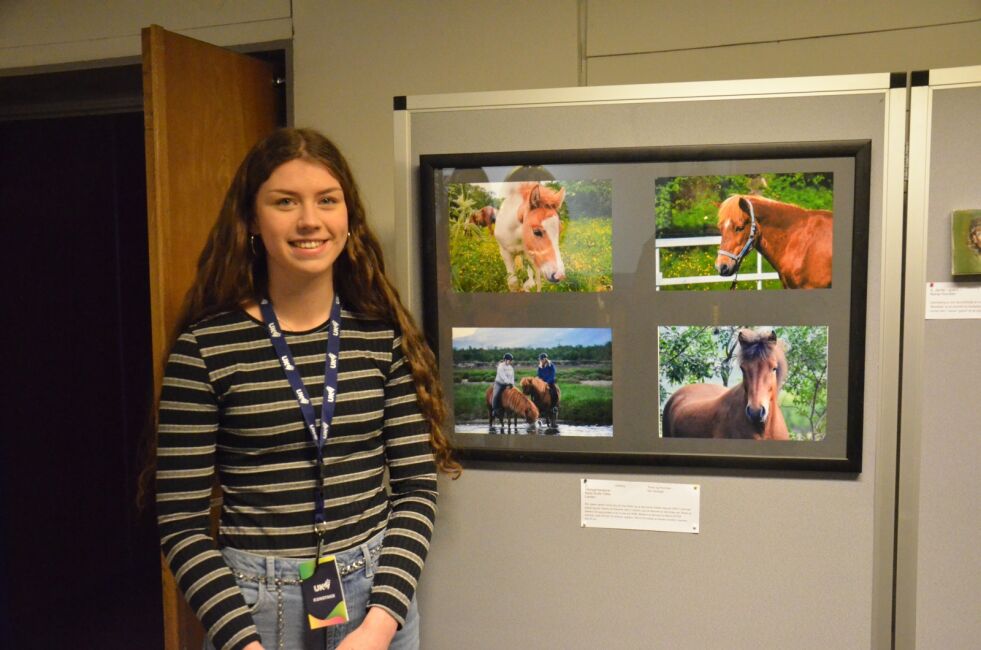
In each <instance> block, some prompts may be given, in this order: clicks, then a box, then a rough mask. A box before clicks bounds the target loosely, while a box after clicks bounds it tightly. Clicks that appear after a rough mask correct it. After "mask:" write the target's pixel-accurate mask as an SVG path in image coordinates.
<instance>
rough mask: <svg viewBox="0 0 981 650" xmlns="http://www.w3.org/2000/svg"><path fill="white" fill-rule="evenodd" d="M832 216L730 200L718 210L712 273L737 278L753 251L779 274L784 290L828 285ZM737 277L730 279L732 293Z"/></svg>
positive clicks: (774, 203)
mask: <svg viewBox="0 0 981 650" xmlns="http://www.w3.org/2000/svg"><path fill="white" fill-rule="evenodd" d="M832 225H833V224H832V216H831V212H829V211H827V210H805V209H804V208H801V207H799V206H796V205H793V204H791V203H781V202H779V201H773V200H771V199H765V198H763V197H761V196H739V195H736V196H730V197H729V198H727V199H726V200H725V201H723V202H722V204H721V205H720V206H719V232H720V233H721V234H722V243H721V244H720V246H719V254H718V256H717V257H716V260H715V269H716V270H717V271H718V272H719V275H721V276H723V277H729V276H735V275H736V273H737V272H738V271H739V265H740V264H741V263H742V261H743V258H744V257H746V254H747V253H749V251H750V250H752V249H753V248H755V249H756V250H758V251H759V252H760V254H761V255H763V257H765V258H766V260H767V261H768V262H770V264H772V265H773V268H775V269H776V270H777V273H778V274H779V275H780V282H781V283H782V284H783V287H784V288H785V289H820V288H827V287H830V286H831V235H832ZM734 287H735V278H733V288H734Z"/></svg>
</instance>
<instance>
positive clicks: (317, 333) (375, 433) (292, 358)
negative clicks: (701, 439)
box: [156, 129, 459, 650]
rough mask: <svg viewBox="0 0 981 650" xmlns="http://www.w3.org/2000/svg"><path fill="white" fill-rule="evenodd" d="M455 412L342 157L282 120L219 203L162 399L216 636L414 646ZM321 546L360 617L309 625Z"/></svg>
mask: <svg viewBox="0 0 981 650" xmlns="http://www.w3.org/2000/svg"><path fill="white" fill-rule="evenodd" d="M443 416H444V405H443V402H442V394H441V391H440V385H439V383H438V380H437V377H436V367H435V361H434V358H433V355H432V353H431V352H430V350H429V349H428V348H427V347H426V344H425V342H424V341H423V339H422V337H421V335H420V333H419V331H418V329H417V328H416V326H415V325H414V324H413V322H412V319H411V317H410V316H409V315H408V313H407V312H406V310H405V308H404V307H403V306H402V305H401V304H400V302H399V298H398V295H397V293H396V291H395V289H394V288H393V287H392V285H391V283H390V282H389V281H388V279H387V278H386V277H385V273H384V266H383V262H382V257H381V250H380V247H379V245H378V242H377V240H376V239H375V237H374V235H372V233H371V231H370V230H369V229H368V226H367V224H366V223H365V214H364V207H363V206H362V204H361V200H360V198H359V196H358V189H357V186H356V184H355V182H354V179H353V177H352V175H351V171H350V169H349V167H348V165H347V163H346V162H345V160H344V158H343V156H342V155H341V153H340V152H339V151H338V150H337V148H336V147H335V146H334V145H333V144H332V143H331V142H330V141H329V140H327V139H326V138H325V137H324V136H322V135H320V134H319V133H317V132H315V131H312V130H305V129H282V130H279V131H276V132H275V133H273V134H272V135H270V136H269V137H268V138H266V139H265V140H263V141H262V142H260V143H259V144H257V145H256V146H255V147H254V148H253V149H252V151H251V152H249V154H248V155H247V156H246V158H245V160H244V161H243V162H242V164H241V166H240V167H239V169H238V172H237V173H236V175H235V177H234V179H233V181H232V183H231V187H230V188H229V190H228V193H227V195H226V197H225V202H224V205H223V206H222V208H221V212H220V214H219V216H218V221H217V223H216V224H215V226H214V228H213V230H212V231H211V234H210V236H209V239H208V241H207V243H206V245H205V247H204V251H203V252H202V254H201V258H200V260H199V262H198V272H197V278H196V280H195V283H194V286H193V287H192V288H191V290H190V291H189V292H188V295H187V298H186V301H185V305H184V311H183V315H182V318H181V322H180V324H179V336H178V337H177V339H176V340H175V342H174V344H173V346H172V349H171V354H170V358H169V361H168V363H167V368H166V371H165V378H164V381H163V389H162V393H161V397H160V404H159V413H158V417H159V425H158V440H157V466H156V486H157V490H156V492H157V512H158V520H159V528H160V536H161V544H162V548H163V551H164V554H165V555H166V558H167V561H168V563H169V565H170V568H171V570H172V571H173V573H174V576H175V577H176V578H177V582H178V584H179V585H180V587H181V589H182V590H183V592H184V594H185V596H186V597H187V599H188V601H189V602H190V604H191V606H192V607H193V608H194V610H195V611H196V612H197V615H198V617H199V618H200V619H201V621H202V623H203V624H204V626H205V629H206V630H207V632H208V638H209V640H210V644H212V645H213V647H215V648H220V649H221V650H242V649H245V650H257V649H260V648H264V649H265V650H272V649H273V648H288V649H290V650H292V649H294V648H306V647H310V648H312V647H317V648H340V649H342V650H354V649H362V648H364V649H367V648H372V649H374V648H378V649H383V648H389V647H391V648H398V649H403V648H417V647H418V643H419V642H418V613H417V609H416V605H415V600H414V593H415V589H416V584H417V581H418V580H419V576H420V573H421V572H422V568H423V562H424V561H425V558H426V553H427V551H428V547H429V540H430V538H431V535H432V529H433V522H434V519H435V510H436V505H435V502H436V470H437V469H439V470H443V471H445V472H448V473H450V474H458V473H459V465H458V464H457V463H456V462H455V461H454V460H453V459H452V457H451V454H450V449H449V445H448V443H447V440H446V438H445V436H444V435H443V433H442V431H441V429H440V423H441V421H442V419H443ZM386 470H387V472H388V475H389V487H390V493H389V491H387V490H386V486H385V482H384V476H385V473H386ZM216 473H217V477H218V481H219V483H220V485H221V488H222V493H223V503H222V510H221V525H220V528H219V531H218V537H217V542H218V546H219V548H220V550H216V549H215V546H214V542H213V540H212V538H211V535H210V522H209V516H208V512H209V502H210V498H211V491H212V486H213V484H214V481H215V475H216ZM326 556H334V558H335V563H334V567H335V568H336V570H337V574H338V575H339V576H340V577H341V582H342V583H343V587H344V598H345V600H346V604H347V611H348V615H349V617H350V622H348V623H344V624H337V625H332V626H329V627H326V628H321V629H317V630H311V627H310V625H309V624H308V617H307V613H306V611H305V608H304V604H303V595H302V592H303V590H304V588H308V589H309V586H308V585H307V586H304V585H302V584H301V580H300V565H301V564H302V563H303V562H305V561H306V562H308V565H309V566H313V562H312V561H313V559H314V558H315V557H326ZM321 575H326V574H319V573H318V574H317V576H315V579H318V577H319V576H321ZM318 584H319V587H317V588H318V589H321V590H323V589H328V588H329V583H328V582H324V581H320V582H318ZM320 595H321V596H323V594H320ZM333 597H334V596H331V598H333ZM308 598H309V596H308ZM322 600H323V598H322ZM334 613H336V612H333V613H332V614H334Z"/></svg>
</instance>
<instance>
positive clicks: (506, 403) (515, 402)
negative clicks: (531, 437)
mask: <svg viewBox="0 0 981 650" xmlns="http://www.w3.org/2000/svg"><path fill="white" fill-rule="evenodd" d="M493 399H494V387H493V386H488V387H487V392H486V393H485V394H484V400H485V403H486V404H487V426H488V427H489V428H490V429H493V428H494V406H493V404H492V403H491V400H493ZM519 416H520V417H523V418H524V419H525V422H527V423H528V425H529V427H533V426H534V425H535V424H536V423H537V422H538V408H537V407H536V406H535V405H534V404H533V403H532V401H531V400H530V399H528V398H527V397H525V396H524V395H522V394H521V391H519V390H518V389H516V388H514V387H508V388H505V389H503V390H502V391H501V409H500V412H499V413H498V416H497V419H498V422H499V423H500V425H501V431H502V432H503V431H504V429H505V425H507V430H508V432H510V431H511V430H512V428H513V430H514V432H515V433H517V432H518V417H519Z"/></svg>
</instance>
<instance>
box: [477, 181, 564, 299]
mask: <svg viewBox="0 0 981 650" xmlns="http://www.w3.org/2000/svg"><path fill="white" fill-rule="evenodd" d="M507 185H508V189H507V196H506V197H505V198H504V201H503V202H502V203H501V207H500V208H498V210H497V218H496V224H497V225H496V228H495V230H494V237H495V238H497V244H498V247H499V248H500V249H501V259H502V260H504V266H505V267H506V268H507V272H508V289H509V290H510V291H518V276H517V271H518V270H519V269H521V267H522V262H521V256H522V254H524V255H525V256H527V257H528V260H529V261H530V262H531V266H532V268H533V272H529V273H528V279H527V280H526V281H525V283H524V285H522V286H521V289H522V290H524V291H531V289H532V287H534V288H535V290H536V291H541V290H542V278H543V277H544V278H545V279H546V280H548V281H549V282H561V281H562V280H564V279H565V265H564V264H563V263H562V254H561V253H560V252H559V233H560V231H561V223H560V220H559V212H558V210H559V208H560V207H561V206H562V202H563V201H564V200H565V188H563V189H561V190H558V191H556V190H553V189H551V188H549V187H547V186H545V185H542V184H541V183H537V182H536V183H508V184H507Z"/></svg>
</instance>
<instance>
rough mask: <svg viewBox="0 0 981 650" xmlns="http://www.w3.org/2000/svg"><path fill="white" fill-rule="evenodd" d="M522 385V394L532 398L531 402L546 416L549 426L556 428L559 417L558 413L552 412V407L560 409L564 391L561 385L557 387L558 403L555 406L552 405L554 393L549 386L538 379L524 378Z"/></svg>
mask: <svg viewBox="0 0 981 650" xmlns="http://www.w3.org/2000/svg"><path fill="white" fill-rule="evenodd" d="M520 384H521V392H522V393H524V394H525V395H528V396H529V397H531V401H532V402H534V403H535V406H537V407H538V410H539V411H540V412H541V413H544V414H545V419H546V420H547V421H548V426H550V427H552V428H555V425H556V424H557V422H556V420H558V415H557V412H556V411H553V410H552V407H553V406H555V407H558V405H559V401H561V400H562V390H561V389H560V388H559V385H558V384H556V385H555V396H556V401H555V404H552V393H551V392H550V391H549V390H548V384H546V383H545V382H544V381H542V380H541V379H539V378H538V377H523V378H522V379H521V382H520Z"/></svg>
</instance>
